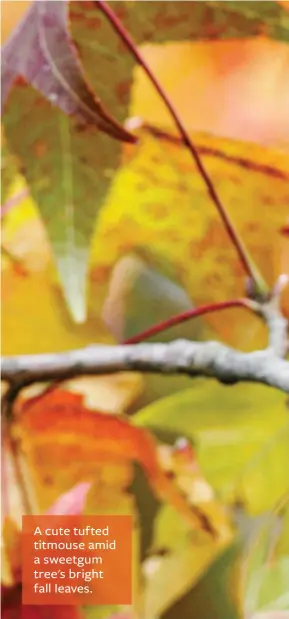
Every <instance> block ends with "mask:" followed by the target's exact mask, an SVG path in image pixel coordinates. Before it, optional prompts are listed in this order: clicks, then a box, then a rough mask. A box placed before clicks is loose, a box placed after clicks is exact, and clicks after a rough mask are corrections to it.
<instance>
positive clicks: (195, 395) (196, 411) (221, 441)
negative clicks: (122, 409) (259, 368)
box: [134, 380, 289, 515]
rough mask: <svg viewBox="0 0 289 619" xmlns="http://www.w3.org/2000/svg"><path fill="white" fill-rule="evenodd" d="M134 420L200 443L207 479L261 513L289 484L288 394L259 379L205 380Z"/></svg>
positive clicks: (228, 497)
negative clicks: (226, 384) (254, 381)
mask: <svg viewBox="0 0 289 619" xmlns="http://www.w3.org/2000/svg"><path fill="white" fill-rule="evenodd" d="M134 422H135V423H136V424H137V425H140V426H142V427H147V428H150V429H152V430H154V429H155V430H157V429H160V430H162V431H165V430H167V431H174V432H177V433H178V434H179V435H181V436H182V435H184V436H188V437H189V438H191V439H192V440H193V441H195V442H196V445H197V453H198V461H199V462H200V466H201V468H202V470H203V471H204V474H205V475H206V479H208V481H209V483H210V484H211V485H212V486H213V488H214V489H215V490H216V491H218V493H219V496H220V497H221V498H222V499H223V500H224V501H225V502H226V503H229V504H230V503H231V504H235V503H236V502H239V503H240V502H241V503H242V504H243V505H244V507H245V508H246V510H247V512H248V513H249V514H252V515H258V514H260V513H262V512H264V511H266V510H267V509H271V508H272V507H273V506H274V505H275V503H276V502H277V501H278V500H279V499H280V497H282V496H283V495H284V494H285V493H286V491H287V490H288V473H287V471H288V468H289V424H288V414H287V410H286V404H285V398H284V395H283V394H281V393H279V392H278V391H276V390H274V389H271V390H268V389H266V388H264V387H262V386H259V385H246V388H245V389H244V385H235V386H233V387H224V386H221V385H218V384H217V383H216V382H215V381H208V380H205V381H203V380H201V381H198V382H197V383H195V386H194V388H193V389H188V390H186V391H183V392H181V393H178V394H175V395H173V396H171V397H168V398H163V399H162V400H159V401H158V402H156V403H154V404H153V405H150V406H148V407H146V408H144V409H143V410H142V411H139V413H137V415H135V417H134Z"/></svg>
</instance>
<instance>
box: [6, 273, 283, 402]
mask: <svg viewBox="0 0 289 619" xmlns="http://www.w3.org/2000/svg"><path fill="white" fill-rule="evenodd" d="M287 281H288V279H287V278H285V276H281V277H280V278H279V280H278V282H277V284H276V286H275V289H274V290H273V294H272V296H271V299H270V300H269V301H267V302H266V303H263V304H258V303H254V310H255V312H256V313H257V314H259V315H260V316H261V317H262V318H263V320H264V321H265V323H266V324H267V327H268V333H269V337H268V347H267V348H266V349H265V350H257V351H254V352H250V353H244V352H239V351H237V350H234V349H233V348H230V347H229V346H225V345H224V344H221V343H219V342H191V341H188V340H177V341H174V342H171V343H169V344H154V343H153V344H152V343H141V344H130V345H127V344H122V345H119V346H103V345H93V346H88V347H87V348H83V349H80V350H71V351H68V352H63V353H49V354H41V355H19V356H15V357H2V359H1V367H2V380H4V381H7V382H8V383H9V389H8V391H7V393H6V395H5V399H4V403H5V405H6V408H8V409H9V408H10V409H11V406H12V403H13V401H14V399H15V398H16V397H17V395H18V393H19V391H20V390H21V389H22V388H23V387H26V386H28V385H31V384H32V383H36V382H48V381H61V380H65V379H69V378H73V377H76V376H84V375H100V374H113V373H116V372H145V373H149V372H150V373H162V374H186V375H187V376H191V377H196V376H203V377H209V378H215V379H216V380H219V381H220V382H222V383H226V384H233V383H237V382H240V381H248V382H254V383H260V384H263V385H268V386H271V387H276V388H277V389H280V390H281V391H285V392H286V393H289V360H288V361H287V360H286V359H285V357H286V354H287V352H288V321H287V320H286V319H285V318H284V316H282V314H281V313H280V311H279V298H280V292H281V291H282V289H283V287H284V285H286V284H287Z"/></svg>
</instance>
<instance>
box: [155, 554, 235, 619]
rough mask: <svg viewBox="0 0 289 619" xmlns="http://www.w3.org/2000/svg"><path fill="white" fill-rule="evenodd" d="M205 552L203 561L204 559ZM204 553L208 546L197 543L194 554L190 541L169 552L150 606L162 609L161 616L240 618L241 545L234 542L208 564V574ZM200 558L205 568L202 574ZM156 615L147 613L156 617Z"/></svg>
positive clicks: (172, 618) (175, 617)
mask: <svg viewBox="0 0 289 619" xmlns="http://www.w3.org/2000/svg"><path fill="white" fill-rule="evenodd" d="M190 550H191V552H190ZM202 553H203V562H200V556H199V555H201V554H202ZM204 557H205V549H204V548H203V549H201V548H200V547H197V548H196V553H195V557H194V549H190V547H189V545H188V544H187V548H186V547H183V549H182V550H181V552H180V551H179V552H178V553H174V554H172V555H171V556H170V555H169V556H168V558H167V561H166V562H164V565H163V567H162V568H161V570H160V571H159V572H158V573H157V574H156V576H155V578H154V580H153V581H152V590H151V591H149V595H150V599H149V601H150V604H151V605H150V607H149V608H150V609H152V608H155V611H156V612H159V611H161V615H160V617H161V619H179V618H180V617H181V618H182V619H192V617H195V616H196V617H198V618H200V619H212V618H214V619H240V617H241V611H240V608H239V598H238V589H239V578H240V571H239V548H238V546H237V545H231V546H229V547H228V548H227V549H226V550H225V551H223V552H222V553H221V554H220V555H219V557H218V558H216V560H215V561H214V562H213V563H212V565H210V566H209V567H208V566H207V567H208V569H207V571H205V574H203V569H204ZM198 561H199V566H200V568H201V569H200V573H199V578H198V576H197V570H196V565H197V562H198ZM178 586H179V589H178ZM162 587H164V590H162ZM177 589H178V590H177ZM153 594H154V595H155V597H153ZM154 603H155V606H154V605H153V604H154ZM162 604H163V606H162ZM155 616H156V615H153V614H152V615H149V613H148V615H147V617H150V618H152V617H153V619H154V617H155ZM158 616H159V615H158Z"/></svg>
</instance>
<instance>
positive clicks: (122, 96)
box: [115, 80, 131, 103]
mask: <svg viewBox="0 0 289 619" xmlns="http://www.w3.org/2000/svg"><path fill="white" fill-rule="evenodd" d="M130 85H131V82H130V80H125V81H123V82H119V83H118V84H117V86H116V89H115V93H116V97H117V100H118V101H119V102H120V103H126V101H127V98H128V94H129V91H130Z"/></svg>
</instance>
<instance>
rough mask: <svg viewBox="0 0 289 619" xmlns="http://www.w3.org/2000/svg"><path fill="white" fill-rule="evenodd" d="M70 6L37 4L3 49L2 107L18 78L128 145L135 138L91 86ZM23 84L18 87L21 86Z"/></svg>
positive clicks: (69, 112)
mask: <svg viewBox="0 0 289 619" xmlns="http://www.w3.org/2000/svg"><path fill="white" fill-rule="evenodd" d="M68 5H69V3H68V2H66V1H65V0H63V1H62V2H50V1H47V0H42V1H41V2H38V1H37V0H36V1H35V2H34V3H33V4H32V6H31V7H30V9H29V10H28V11H27V13H26V15H25V17H24V19H23V20H22V21H21V23H20V24H19V26H18V28H17V29H16V30H15V31H14V33H13V35H12V36H11V38H10V39H9V41H8V42H7V43H6V45H4V46H3V50H2V106H3V105H4V104H5V102H6V100H7V97H8V94H9V91H10V89H11V87H12V85H13V83H14V82H15V80H16V79H17V77H19V76H20V77H21V78H22V79H23V80H24V81H23V85H24V87H25V82H26V83H28V84H31V85H32V86H34V87H35V88H36V89H37V90H38V91H40V92H41V93H42V94H43V95H44V96H45V97H46V99H48V100H49V101H50V102H51V103H52V104H54V105H57V106H58V107H59V108H60V109H61V110H62V111H63V112H65V113H66V114H68V115H77V116H78V118H79V119H80V121H82V122H83V123H84V124H85V125H87V124H88V125H91V124H92V125H96V126H97V127H98V128H99V129H100V130H102V131H104V132H105V133H108V134H109V135H111V136H112V137H114V138H116V139H118V140H122V141H125V142H135V141H136V138H135V137H134V136H133V135H132V134H131V133H129V132H128V131H126V129H124V128H123V127H122V126H121V125H120V124H119V123H118V122H117V121H116V120H115V119H114V118H112V117H111V116H110V115H109V114H108V113H107V112H106V111H105V109H104V108H103V106H102V104H101V102H100V99H99V98H98V97H96V96H95V94H94V93H93V91H92V89H91V88H90V86H89V84H88V83H87V81H86V79H85V76H84V72H83V69H82V66H81V63H80V61H79V59H78V56H77V52H76V49H75V46H74V45H73V42H72V39H71V37H70V34H69V31H68V27H67V17H68ZM18 83H19V82H18Z"/></svg>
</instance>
